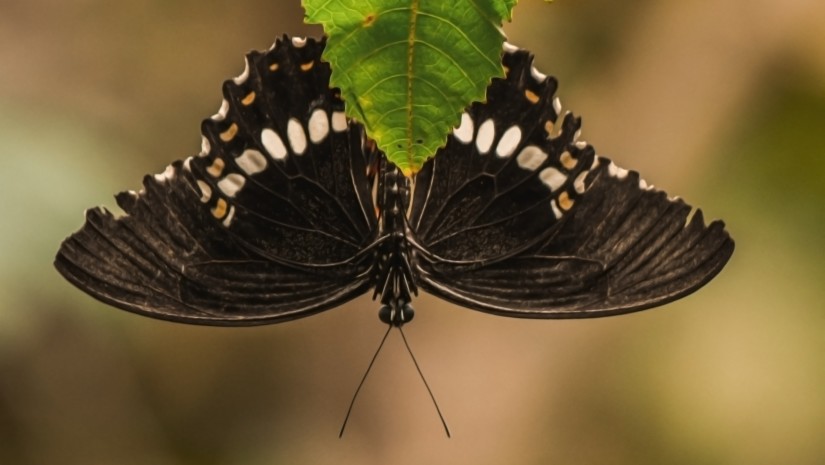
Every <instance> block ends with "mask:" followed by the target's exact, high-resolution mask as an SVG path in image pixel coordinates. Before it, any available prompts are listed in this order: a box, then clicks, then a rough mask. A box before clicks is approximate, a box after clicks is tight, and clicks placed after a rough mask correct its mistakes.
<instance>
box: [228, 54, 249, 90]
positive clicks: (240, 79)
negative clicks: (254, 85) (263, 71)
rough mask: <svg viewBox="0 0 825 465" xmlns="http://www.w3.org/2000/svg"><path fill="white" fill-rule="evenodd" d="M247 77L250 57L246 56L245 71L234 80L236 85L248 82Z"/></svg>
mask: <svg viewBox="0 0 825 465" xmlns="http://www.w3.org/2000/svg"><path fill="white" fill-rule="evenodd" d="M247 78H249V58H244V68H243V72H242V73H241V74H240V75H239V76H238V77H236V78H233V79H232V80H233V81H234V82H235V84H236V85H241V84H243V83H244V82H246V80H247Z"/></svg>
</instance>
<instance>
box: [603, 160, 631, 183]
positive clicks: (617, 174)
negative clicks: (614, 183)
mask: <svg viewBox="0 0 825 465" xmlns="http://www.w3.org/2000/svg"><path fill="white" fill-rule="evenodd" d="M627 173H628V171H627V170H626V169H624V168H619V166H617V165H616V164H615V163H613V162H612V161H611V162H610V164H609V165H607V174H609V175H610V176H613V177H614V178H618V179H624V178H626V177H627Z"/></svg>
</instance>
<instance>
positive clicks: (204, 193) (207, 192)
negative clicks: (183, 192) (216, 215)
mask: <svg viewBox="0 0 825 465" xmlns="http://www.w3.org/2000/svg"><path fill="white" fill-rule="evenodd" d="M198 189H200V191H201V202H203V203H206V202H208V201H209V199H211V198H212V188H211V187H209V184H207V183H205V182H204V181H201V180H200V179H198Z"/></svg>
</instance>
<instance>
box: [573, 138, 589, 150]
mask: <svg viewBox="0 0 825 465" xmlns="http://www.w3.org/2000/svg"><path fill="white" fill-rule="evenodd" d="M575 145H576V148H577V149H579V150H584V149H586V148H587V142H585V141H583V140H579V141H576V144H575Z"/></svg>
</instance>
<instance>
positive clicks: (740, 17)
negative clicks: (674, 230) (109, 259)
mask: <svg viewBox="0 0 825 465" xmlns="http://www.w3.org/2000/svg"><path fill="white" fill-rule="evenodd" d="M522 3H523V4H522V5H520V6H518V7H517V8H516V10H515V18H514V21H513V23H512V24H509V25H507V27H506V31H507V33H508V35H509V37H510V41H511V42H513V43H515V44H518V45H520V46H523V47H526V48H529V49H530V50H532V51H534V52H535V53H536V55H537V59H536V60H537V65H538V67H539V69H541V70H543V71H544V72H546V73H549V74H553V75H556V76H557V77H559V79H560V82H561V88H560V95H561V97H562V101H563V103H564V104H565V107H566V108H570V109H572V110H574V111H575V112H576V113H578V114H580V115H583V117H584V129H585V130H584V136H583V137H584V138H585V139H587V140H588V141H589V142H591V143H593V144H594V145H595V146H596V148H597V149H598V150H599V153H601V154H604V155H607V156H610V157H612V158H614V159H615V160H616V161H617V162H618V163H619V164H620V165H621V166H624V167H627V168H633V169H636V170H638V171H640V172H641V173H642V174H643V175H644V177H645V178H646V179H647V180H648V181H650V182H652V183H654V184H656V185H657V186H659V187H662V188H664V189H666V190H667V191H668V192H669V193H670V194H678V195H680V196H682V197H684V198H686V199H687V200H688V201H689V202H690V203H692V204H694V205H697V206H701V207H702V208H703V210H704V211H705V214H706V217H707V218H723V219H725V221H726V222H727V224H728V228H729V230H730V231H731V232H732V235H733V236H734V238H735V239H736V241H737V251H736V253H735V254H734V256H733V259H732V260H731V262H730V264H729V265H728V266H727V268H726V269H725V270H724V271H723V272H722V273H721V274H720V275H719V276H718V278H717V279H716V280H714V281H713V282H712V283H710V284H709V285H708V286H707V287H705V288H704V289H702V290H701V291H700V292H698V293H697V294H695V295H693V296H690V297H689V298H686V299H684V300H682V301H679V302H677V303H674V304H671V305H668V306H667V307H665V308H660V309H656V310H652V311H648V312H642V313H638V314H633V315H628V316H624V317H616V318H607V319H600V320H591V321H555V322H554V321H547V322H543V321H524V320H514V319H506V318H499V317H494V316H490V315H486V314H481V313H477V312H472V311H467V310H464V309H461V308H458V307H455V306H452V305H448V304H444V303H442V302H439V301H437V300H435V299H433V298H429V297H427V296H424V297H422V298H420V299H418V300H417V301H416V308H417V309H418V312H417V313H418V316H417V317H416V321H415V324H413V325H410V326H409V327H408V328H407V334H408V337H409V339H410V341H411V344H412V345H413V348H414V350H415V352H416V355H417V356H418V359H419V362H420V363H421V364H422V368H423V369H424V371H425V373H426V374H427V376H428V379H429V382H430V385H431V386H432V388H433V390H434V391H435V394H436V396H437V398H438V400H439V403H440V405H441V408H442V410H443V411H444V413H445V415H446V417H447V420H448V422H449V424H450V426H451V428H452V430H453V433H454V437H453V438H452V439H450V440H447V439H446V438H445V437H444V433H443V431H442V429H441V427H440V425H439V423H438V418H437V416H436V414H435V412H434V409H433V408H432V406H431V404H430V402H429V400H428V398H427V393H426V391H425V389H424V387H423V385H422V384H421V382H420V380H419V379H418V378H417V374H416V373H415V369H414V367H413V365H412V363H411V362H410V360H409V358H408V357H407V355H406V354H405V352H404V350H403V345H402V344H401V341H400V338H398V337H397V335H396V336H395V337H392V338H390V340H389V341H388V344H387V346H386V347H385V349H384V351H383V352H382V353H381V356H380V357H379V358H378V361H377V362H376V366H375V368H374V370H373V373H372V375H371V377H370V378H369V380H368V381H367V384H366V385H365V387H364V389H363V390H362V393H361V397H360V398H359V400H358V403H357V404H356V408H355V411H354V414H353V416H352V418H351V420H350V424H349V426H348V429H347V432H346V435H345V436H344V439H343V440H339V439H338V437H337V432H338V428H339V427H340V422H341V420H342V418H343V415H344V413H345V410H346V407H347V405H348V403H349V400H350V398H351V395H352V393H353V391H354V389H355V386H356V384H357V382H358V380H359V378H360V376H361V375H362V373H363V370H364V369H365V368H366V365H367V363H368V361H369V358H370V357H371V356H372V353H373V350H374V349H375V346H376V345H377V343H378V341H379V340H380V338H381V336H382V333H383V326H382V324H381V323H380V322H379V321H378V318H377V317H376V312H377V306H376V304H375V303H373V302H372V301H370V300H369V299H368V298H362V299H358V300H356V301H354V302H352V303H351V304H349V305H346V306H345V307H343V308H340V309H337V310H334V311H330V312H326V313H324V314H321V315H318V316H315V317H312V318H308V319H304V320H298V321H294V322H290V323H286V324H283V325H276V326H270V327H258V328H245V329H238V328H235V329H224V328H204V327H190V326H185V325H177V324H172V323H166V322H160V321H154V320H150V319H147V318H141V317H138V316H134V315H131V314H128V313H125V312H121V311H116V310H113V309H111V308H109V307H106V306H104V305H102V304H99V303H97V302H96V301H94V300H92V299H91V298H89V297H87V296H86V295H85V294H83V293H81V292H79V291H77V290H75V289H74V288H72V287H71V286H70V285H69V284H67V283H66V282H64V281H63V280H62V279H61V278H60V277H59V276H58V274H57V273H56V272H55V271H54V269H53V268H52V266H51V262H52V258H53V255H54V253H55V251H56V250H57V247H58V245H59V243H60V241H61V240H62V239H63V238H64V237H65V236H66V235H68V234H69V233H71V232H73V231H75V230H76V229H77V228H78V227H80V225H81V223H82V220H83V215H82V212H83V210H84V209H85V208H87V207H91V206H95V205H100V204H105V205H108V206H110V207H111V206H113V205H114V201H113V200H112V197H111V196H112V195H113V194H114V193H116V192H118V191H121V190H125V189H134V188H137V187H139V185H140V180H141V178H142V176H143V175H144V174H145V173H155V172H158V171H160V170H162V168H163V167H164V166H166V164H167V163H168V162H169V161H171V160H173V159H177V158H183V157H185V156H188V155H191V154H194V153H196V152H197V151H198V150H199V147H200V134H199V123H200V120H201V119H202V118H204V117H206V116H208V115H211V114H212V113H213V112H214V111H215V109H216V108H217V107H218V106H219V103H220V100H221V96H220V84H221V82H222V81H223V80H224V79H225V78H227V77H230V76H234V75H236V74H238V73H239V72H240V71H241V69H242V67H243V61H242V56H243V53H245V52H246V51H247V50H248V49H252V48H258V49H261V48H266V47H268V46H269V44H271V43H272V41H273V40H274V39H275V38H276V37H277V36H279V35H280V34H282V33H289V34H299V35H304V34H311V35H317V34H319V30H318V29H315V28H309V27H306V26H303V25H302V24H301V20H302V11H301V10H300V7H299V2H298V0H290V1H288V2H287V1H276V0H268V1H263V0H233V1H230V0H201V1H193V0H162V1H161V0H132V1H129V2H111V1H103V0H25V1H24V0H16V1H15V0H4V1H2V2H0V44H2V45H0V177H2V178H1V179H0V199H2V204H0V215H2V216H1V217H0V463H2V464H10V465H17V464H23V465H28V464H48V465H52V464H61V465H73V464H78V465H80V464H83V465H89V464H116V465H129V464H160V465H167V464H169V465H172V464H175V465H177V464H180V465H188V464H193V465H194V464H198V465H209V464H230V463H231V464H243V465H247V464H248V465H254V464H280V463H312V464H322V463H335V464H339V463H353V464H355V463H357V464H363V465H368V464H384V463H399V464H422V463H449V464H454V465H460V464H473V465H481V464H549V463H557V464H607V463H610V464H634V465H638V464H776V463H792V464H797V465H800V464H822V463H825V441H823V440H822V437H823V432H825V304H823V302H825V3H823V2H821V1H819V0H784V1H782V2H777V1H752V0H718V1H715V2H699V1H681V2H674V1H663V0H640V1H635V2H628V1H622V2H616V1H610V0H579V1H557V2H555V3H553V4H552V5H546V4H544V3H543V2H539V1H524V2H522Z"/></svg>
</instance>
